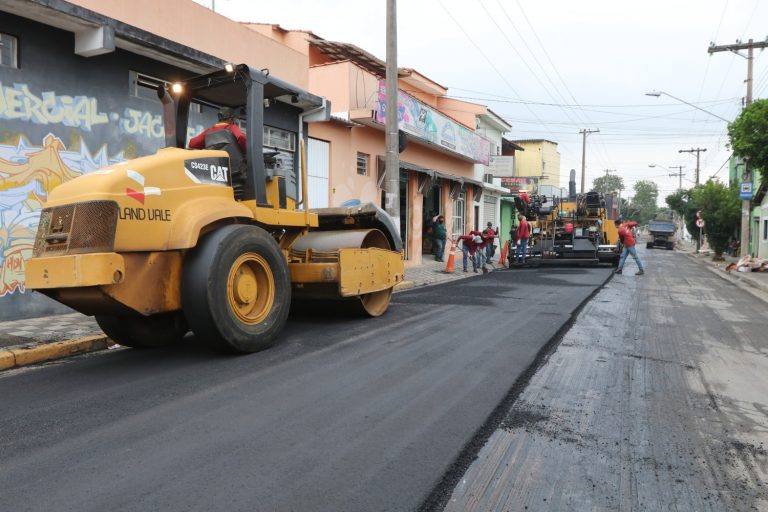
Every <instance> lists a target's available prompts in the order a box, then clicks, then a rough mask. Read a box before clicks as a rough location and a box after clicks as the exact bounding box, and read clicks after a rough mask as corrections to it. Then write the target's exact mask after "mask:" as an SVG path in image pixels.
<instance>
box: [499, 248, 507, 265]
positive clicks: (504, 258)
mask: <svg viewBox="0 0 768 512" xmlns="http://www.w3.org/2000/svg"><path fill="white" fill-rule="evenodd" d="M508 248H509V243H504V246H503V247H502V248H501V255H500V256H499V265H501V266H504V265H505V264H506V263H507V249H508Z"/></svg>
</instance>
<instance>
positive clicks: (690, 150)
mask: <svg viewBox="0 0 768 512" xmlns="http://www.w3.org/2000/svg"><path fill="white" fill-rule="evenodd" d="M706 150H707V148H691V149H681V150H680V151H678V153H696V186H697V187H698V186H699V153H701V152H702V151H706ZM680 188H682V187H680Z"/></svg>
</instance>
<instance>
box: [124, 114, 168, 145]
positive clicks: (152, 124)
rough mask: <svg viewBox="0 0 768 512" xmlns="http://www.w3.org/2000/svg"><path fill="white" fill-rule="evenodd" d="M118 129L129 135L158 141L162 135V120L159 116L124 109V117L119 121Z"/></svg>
mask: <svg viewBox="0 0 768 512" xmlns="http://www.w3.org/2000/svg"><path fill="white" fill-rule="evenodd" d="M120 129H121V130H122V131H123V132H124V133H128V134H130V135H137V134H138V135H143V136H144V137H152V138H155V139H160V138H162V137H163V134H164V131H163V118H162V116H160V115H159V114H156V115H152V113H151V112H146V111H141V110H134V109H132V108H126V109H125V117H124V118H123V119H121V120H120Z"/></svg>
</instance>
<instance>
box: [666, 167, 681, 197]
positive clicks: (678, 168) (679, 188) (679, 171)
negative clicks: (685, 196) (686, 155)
mask: <svg viewBox="0 0 768 512" xmlns="http://www.w3.org/2000/svg"><path fill="white" fill-rule="evenodd" d="M669 167H671V168H672V169H677V172H676V173H670V175H669V177H670V178H674V177H675V176H677V177H678V178H680V180H679V181H680V184H679V185H678V186H677V190H678V192H679V191H680V190H683V176H684V175H685V173H684V172H683V167H685V166H684V165H670V166H669Z"/></svg>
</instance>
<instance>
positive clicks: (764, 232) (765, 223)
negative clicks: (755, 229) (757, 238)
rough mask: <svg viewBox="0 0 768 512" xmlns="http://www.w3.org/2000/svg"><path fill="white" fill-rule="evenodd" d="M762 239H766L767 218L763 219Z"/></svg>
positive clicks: (767, 238)
mask: <svg viewBox="0 0 768 512" xmlns="http://www.w3.org/2000/svg"><path fill="white" fill-rule="evenodd" d="M763 240H768V219H763Z"/></svg>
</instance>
